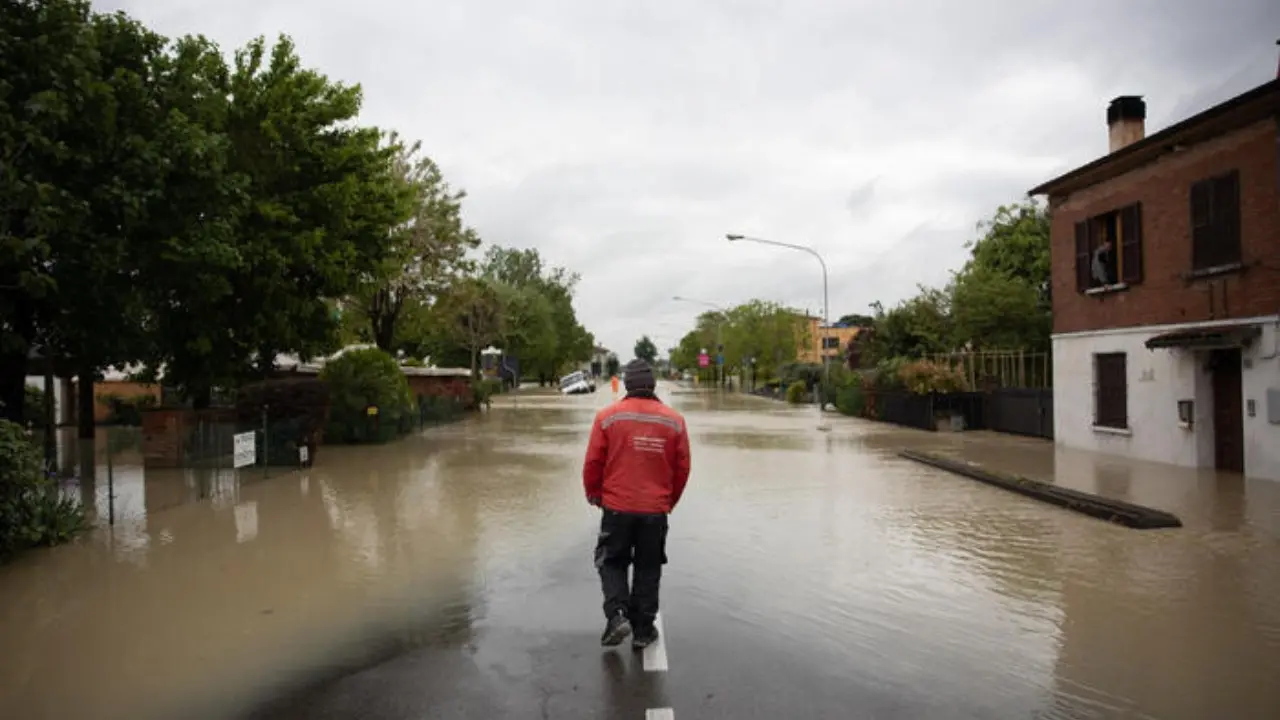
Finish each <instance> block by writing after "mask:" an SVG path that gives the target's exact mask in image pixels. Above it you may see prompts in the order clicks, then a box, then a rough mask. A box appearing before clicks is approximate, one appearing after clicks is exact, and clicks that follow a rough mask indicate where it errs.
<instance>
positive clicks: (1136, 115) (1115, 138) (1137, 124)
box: [1107, 95, 1147, 152]
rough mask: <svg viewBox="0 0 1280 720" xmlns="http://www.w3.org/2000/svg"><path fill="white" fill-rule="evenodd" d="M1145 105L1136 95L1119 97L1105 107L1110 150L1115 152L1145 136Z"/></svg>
mask: <svg viewBox="0 0 1280 720" xmlns="http://www.w3.org/2000/svg"><path fill="white" fill-rule="evenodd" d="M1146 119H1147V104H1146V103H1145V102H1143V101H1142V98H1141V97H1139V96H1137V95H1121V96H1120V97H1118V98H1116V99H1115V100H1112V101H1111V104H1110V105H1109V106H1107V128H1108V130H1109V134H1110V136H1111V149H1110V150H1109V151H1108V152H1115V151H1117V150H1119V149H1120V148H1122V147H1125V146H1126V145H1132V144H1133V143H1136V142H1138V141H1139V140H1141V139H1142V138H1143V137H1144V136H1145V135H1146V130H1145V127H1144V121H1145V120H1146Z"/></svg>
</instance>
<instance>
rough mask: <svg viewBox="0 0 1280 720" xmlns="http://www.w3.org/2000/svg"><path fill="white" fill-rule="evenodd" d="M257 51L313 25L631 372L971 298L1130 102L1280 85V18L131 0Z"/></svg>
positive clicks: (372, 116) (322, 56)
mask: <svg viewBox="0 0 1280 720" xmlns="http://www.w3.org/2000/svg"><path fill="white" fill-rule="evenodd" d="M97 7H99V9H114V8H123V9H125V10H127V11H129V12H130V13H131V14H133V15H134V16H135V17H138V18H139V19H141V20H143V21H144V22H146V23H147V24H148V25H150V26H151V27H152V28H154V29H156V30H158V31H160V32H163V33H165V34H168V35H171V36H175V35H182V34H188V33H203V34H205V35H207V36H209V37H210V38H212V39H214V40H215V41H217V42H218V43H219V44H221V45H222V46H223V47H224V49H225V50H227V51H230V50H232V49H233V48H234V47H236V46H239V45H241V44H243V43H244V42H246V41H247V40H249V39H251V38H252V37H254V36H256V35H266V36H268V37H269V38H274V36H276V35H277V34H279V33H287V34H289V35H291V36H292V37H293V38H294V40H295V41H296V42H297V44H298V46H299V51H300V53H301V55H302V58H303V61H304V62H305V63H307V64H308V65H311V66H313V67H317V68H318V69H320V70H321V71H323V72H325V73H326V74H328V75H330V76H331V77H333V78H336V79H340V80H343V81H347V82H352V83H355V82H358V83H360V84H361V85H362V86H363V88H364V96H365V104H364V113H363V119H364V121H366V122H368V123H371V124H374V125H378V126H382V127H386V128H393V129H396V130H399V131H400V132H401V133H402V134H403V135H405V136H407V137H409V138H417V139H421V140H422V141H423V144H424V147H425V149H426V150H427V152H428V153H429V154H431V155H432V156H433V157H434V158H435V159H436V160H437V161H438V162H439V163H440V165H441V166H442V168H443V170H444V172H445V175H446V177H447V178H448V179H449V180H450V182H451V183H453V184H454V185H455V186H456V187H461V188H463V189H465V190H466V191H467V192H468V193H469V195H470V197H469V199H468V201H467V204H466V206H465V210H466V218H467V221H468V222H469V223H470V224H472V225H473V226H475V227H476V228H477V229H478V230H479V231H480V233H481V235H482V236H483V237H484V239H485V240H486V242H490V243H497V244H503V245H514V246H520V247H529V246H532V247H536V248H538V250H539V251H541V252H542V254H543V257H544V258H546V259H548V260H550V261H551V262H553V263H555V264H558V265H564V266H567V267H569V268H571V269H573V270H575V271H577V272H578V273H580V274H581V276H582V281H581V284H580V285H579V287H578V294H577V299H576V307H577V310H578V315H579V317H580V318H581V319H582V321H583V323H584V324H585V325H586V326H587V329H588V330H590V331H592V332H593V333H595V335H596V338H597V340H598V341H600V342H602V343H603V344H604V345H606V346H607V347H609V348H611V349H613V350H614V351H616V352H617V353H618V354H619V355H620V356H621V357H622V359H623V360H624V361H625V360H627V359H629V358H630V357H631V355H632V347H633V346H634V343H635V340H636V339H637V338H638V337H639V336H640V335H641V334H643V333H648V334H650V335H651V336H653V337H654V338H655V339H656V340H657V341H658V343H659V347H662V348H665V347H668V346H670V345H672V344H674V343H675V342H676V341H677V340H678V339H679V337H680V336H681V335H682V334H683V333H684V332H685V331H686V330H687V329H688V328H689V326H690V324H691V322H692V319H693V316H694V315H695V314H696V313H697V312H698V311H699V308H697V307H695V306H693V305H689V304H683V303H676V302H673V301H672V299H671V298H672V296H673V295H684V296H689V297H694V298H698V299H701V300H705V301H709V302H714V303H720V304H724V305H732V304H736V303H738V302H742V301H745V300H748V299H751V298H760V299H764V300H772V301H776V302H782V303H787V304H790V305H794V306H798V307H801V308H808V309H811V310H813V311H815V312H819V311H820V310H821V303H822V293H821V275H820V272H819V268H818V265H817V262H816V261H815V260H814V259H813V258H811V257H809V256H806V255H804V254H801V253H797V252H793V251H788V250H782V249H775V248H770V247H765V246H760V245H755V246H751V245H742V244H735V245H730V244H729V243H728V242H726V241H725V239H724V235H725V233H726V232H740V233H745V234H748V235H754V236H758V237H764V238H770V239H774V240H780V241H785V242H791V243H800V244H808V245H811V246H812V247H814V248H815V249H816V250H818V251H819V252H821V253H822V254H823V255H824V256H825V258H826V260H827V264H828V266H829V269H830V284H831V290H830V293H831V316H832V318H833V319H835V318H836V317H839V316H840V315H842V314H845V313H849V312H866V311H867V305H868V304H869V303H871V302H872V301H874V300H881V301H883V302H884V303H885V304H886V305H892V304H893V303H894V302H897V301H898V300H901V299H903V298H906V297H908V296H910V295H911V294H912V293H913V292H914V290H915V286H916V284H917V283H926V284H937V283H942V282H945V281H946V279H947V277H948V273H949V272H950V271H951V270H953V269H955V268H957V267H958V266H959V265H960V264H961V263H962V262H963V259H964V257H965V250H964V247H963V245H964V243H965V242H966V241H968V240H970V239H972V238H973V236H974V225H975V223H976V222H978V221H979V220H981V219H983V218H984V217H987V216H989V215H990V214H991V212H992V211H993V210H994V209H995V207H996V206H997V205H999V204H1001V203H1005V202H1011V201H1016V200H1019V199H1021V198H1023V197H1024V196H1025V193H1026V191H1027V189H1029V188H1030V187H1032V186H1033V185H1035V184H1037V183H1038V182H1040V181H1042V180H1045V179H1048V178H1049V177H1052V176H1054V175H1056V174H1058V173H1060V172H1063V171H1066V170H1068V169H1070V168H1072V167H1074V166H1076V165H1079V164H1082V163H1084V162H1087V161H1089V160H1092V159H1093V158H1096V157H1097V156H1099V155H1101V154H1104V153H1105V152H1106V142H1107V140H1106V124H1105V108H1106V104H1107V102H1108V101H1109V100H1110V99H1111V98H1113V97H1115V96H1116V95H1122V94H1138V95H1143V96H1145V97H1146V100H1147V107H1148V119H1147V129H1148V132H1153V131H1155V130H1158V129H1160V128H1162V127H1165V126H1167V125H1169V124H1171V123H1173V122H1176V121H1178V120H1179V119H1182V118H1184V117H1186V116H1187V115H1189V114H1193V113H1195V112H1197V111H1199V110H1201V109H1204V108H1206V107H1209V106H1210V105H1213V104H1215V103H1217V102H1220V101H1222V100H1225V99H1227V98H1229V97H1231V96H1232V95H1235V94H1237V93H1239V92H1242V91H1244V90H1247V89H1249V88H1251V87H1254V86H1256V85H1259V84H1261V83H1264V82H1267V81H1268V80H1271V79H1272V78H1274V77H1275V76H1276V67H1277V52H1278V50H1280V48H1277V46H1276V45H1275V41H1276V39H1277V37H1280V3H1277V2H1274V0H1217V1H1216V2H1209V1H1208V0H1123V1H1122V2H1116V1H1115V0H1077V1H1075V2H1034V1H1025V0H1024V1H1022V2H1013V1H1012V0H1009V1H1001V2H996V1H994V0H966V1H964V2H960V1H958V0H920V1H916V2H905V1H902V2H897V1H895V2H889V1H888V0H878V1H874V2H871V1H868V2H857V1H854V0H829V1H828V0H789V1H788V2H765V1H764V0H719V1H715V0H699V1H697V2H692V1H690V0H682V1H676V0H647V1H643V2H637V1H636V0H577V1H573V2H571V1H569V0H556V1H541V2H540V1H537V0H458V1H456V2H422V1H419V0H361V1H360V2H351V1H350V0H343V1H341V2H339V1H337V0H305V2H304V0H289V1H286V0H221V1H220V2H214V1H213V0H126V1H124V2H119V1H118V0H117V1H116V2H107V3H99V4H98V5H97Z"/></svg>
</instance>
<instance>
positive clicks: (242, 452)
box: [232, 432, 258, 468]
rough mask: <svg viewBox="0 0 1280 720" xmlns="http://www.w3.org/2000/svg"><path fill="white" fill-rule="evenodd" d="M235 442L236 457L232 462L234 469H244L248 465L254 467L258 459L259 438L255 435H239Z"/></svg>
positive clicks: (236, 436) (247, 433) (235, 437)
mask: <svg viewBox="0 0 1280 720" xmlns="http://www.w3.org/2000/svg"><path fill="white" fill-rule="evenodd" d="M233 438H234V440H235V457H234V459H233V460H232V467H238V468H242V467H244V466H246V465H252V464H253V463H254V461H255V460H257V459H258V438H257V435H256V434H255V433H252V432H246V433H237V434H236V435H234V436H233Z"/></svg>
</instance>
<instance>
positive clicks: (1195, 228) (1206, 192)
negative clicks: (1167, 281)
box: [1191, 180, 1213, 270]
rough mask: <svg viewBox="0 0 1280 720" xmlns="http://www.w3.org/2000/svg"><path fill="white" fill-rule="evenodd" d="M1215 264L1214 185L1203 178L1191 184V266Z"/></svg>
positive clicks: (1202, 266)
mask: <svg viewBox="0 0 1280 720" xmlns="http://www.w3.org/2000/svg"><path fill="white" fill-rule="evenodd" d="M1212 264H1213V185H1212V181H1209V180H1202V181H1200V182H1198V183H1195V184H1194V185H1192V186H1191V267H1192V269H1195V270H1201V269H1204V268H1207V267H1211V266H1212Z"/></svg>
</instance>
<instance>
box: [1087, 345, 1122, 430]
mask: <svg viewBox="0 0 1280 720" xmlns="http://www.w3.org/2000/svg"><path fill="white" fill-rule="evenodd" d="M1127 372H1128V370H1127V362H1126V358H1125V354H1124V353H1100V354H1097V355H1094V356H1093V380H1094V381H1093V424H1094V425H1097V426H1098V427H1106V428H1117V429H1126V428H1128V427H1129V380H1128V376H1127V374H1126V373H1127Z"/></svg>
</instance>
